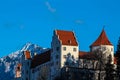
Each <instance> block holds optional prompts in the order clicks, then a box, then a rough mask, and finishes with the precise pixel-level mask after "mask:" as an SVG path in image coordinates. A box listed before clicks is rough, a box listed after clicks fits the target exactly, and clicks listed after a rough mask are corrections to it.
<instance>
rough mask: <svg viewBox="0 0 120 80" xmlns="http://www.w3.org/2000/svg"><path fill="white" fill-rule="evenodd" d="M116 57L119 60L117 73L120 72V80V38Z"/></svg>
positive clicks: (119, 73)
mask: <svg viewBox="0 0 120 80" xmlns="http://www.w3.org/2000/svg"><path fill="white" fill-rule="evenodd" d="M115 57H116V58H117V72H118V76H119V79H120V37H119V40H118V44H117V51H116V54H115Z"/></svg>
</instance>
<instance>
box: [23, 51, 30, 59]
mask: <svg viewBox="0 0 120 80" xmlns="http://www.w3.org/2000/svg"><path fill="white" fill-rule="evenodd" d="M24 55H25V58H26V59H30V58H31V56H30V51H24Z"/></svg>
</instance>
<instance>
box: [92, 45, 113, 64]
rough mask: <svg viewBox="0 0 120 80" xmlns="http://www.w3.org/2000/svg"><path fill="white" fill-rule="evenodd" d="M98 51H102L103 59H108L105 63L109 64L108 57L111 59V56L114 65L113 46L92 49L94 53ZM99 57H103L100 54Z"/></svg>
mask: <svg viewBox="0 0 120 80" xmlns="http://www.w3.org/2000/svg"><path fill="white" fill-rule="evenodd" d="M98 49H99V50H101V51H102V57H103V58H104V59H106V62H105V63H107V62H108V57H110V55H111V58H112V62H111V64H114V47H113V46H111V45H101V46H94V47H92V49H91V50H92V52H94V51H96V50H98ZM97 55H98V56H101V54H99V52H98V54H97Z"/></svg>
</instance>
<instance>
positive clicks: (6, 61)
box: [0, 43, 48, 80]
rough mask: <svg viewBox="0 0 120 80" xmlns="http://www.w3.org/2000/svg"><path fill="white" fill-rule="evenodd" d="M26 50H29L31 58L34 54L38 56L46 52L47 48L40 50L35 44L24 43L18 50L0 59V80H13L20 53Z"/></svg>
mask: <svg viewBox="0 0 120 80" xmlns="http://www.w3.org/2000/svg"><path fill="white" fill-rule="evenodd" d="M26 50H29V51H30V52H31V56H33V55H34V53H36V54H40V53H42V52H44V51H46V50H48V48H42V47H40V46H38V45H37V44H32V43H26V44H25V45H24V46H23V47H22V48H21V49H20V50H17V51H15V52H12V53H11V54H8V55H7V56H4V57H2V58H0V80H13V79H14V77H15V68H16V65H17V64H18V63H20V58H21V56H22V52H23V51H26Z"/></svg>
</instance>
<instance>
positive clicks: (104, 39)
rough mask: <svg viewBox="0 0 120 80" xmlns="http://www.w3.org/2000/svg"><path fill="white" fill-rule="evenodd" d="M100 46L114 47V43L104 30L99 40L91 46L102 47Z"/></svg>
mask: <svg viewBox="0 0 120 80" xmlns="http://www.w3.org/2000/svg"><path fill="white" fill-rule="evenodd" d="M100 45H112V43H111V42H110V41H109V39H108V37H107V35H106V33H105V31H104V29H103V30H102V32H101V34H100V36H99V37H98V38H97V40H96V41H95V42H94V43H93V44H92V45H91V46H90V47H92V46H100Z"/></svg>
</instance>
